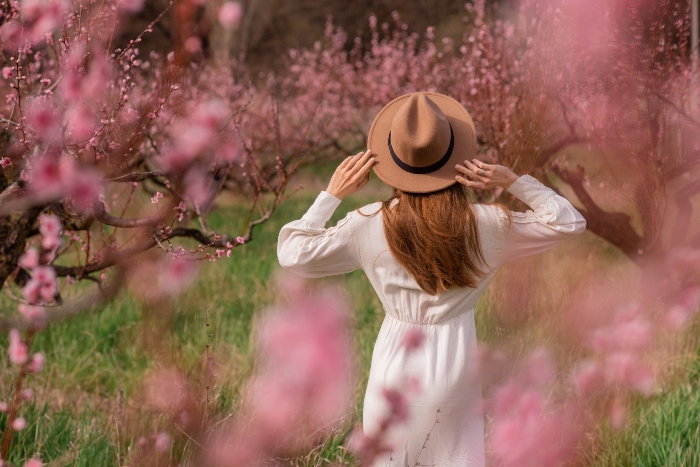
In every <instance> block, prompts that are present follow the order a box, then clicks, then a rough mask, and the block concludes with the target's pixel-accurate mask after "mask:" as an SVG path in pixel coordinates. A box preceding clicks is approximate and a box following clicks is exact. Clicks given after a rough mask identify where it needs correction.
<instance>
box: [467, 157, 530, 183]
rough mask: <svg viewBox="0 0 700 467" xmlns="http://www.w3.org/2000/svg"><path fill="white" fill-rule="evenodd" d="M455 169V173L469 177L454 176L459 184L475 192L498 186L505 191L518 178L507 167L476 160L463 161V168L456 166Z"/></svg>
mask: <svg viewBox="0 0 700 467" xmlns="http://www.w3.org/2000/svg"><path fill="white" fill-rule="evenodd" d="M465 166H466V167H465ZM455 169H457V172H459V173H461V174H464V175H466V176H467V177H469V178H465V177H462V176H460V175H457V176H455V179H456V180H457V181H458V182H459V183H461V184H462V185H464V186H467V187H469V188H475V189H477V190H488V189H489V188H496V187H499V186H500V187H502V188H504V189H506V190H507V189H508V188H509V187H510V186H511V185H512V184H513V182H515V181H516V180H517V179H518V176H517V175H515V174H514V173H513V172H512V171H511V170H510V169H509V168H508V167H505V166H502V165H497V164H487V163H485V162H482V161H480V160H478V159H472V160H471V161H466V160H465V161H464V166H462V165H459V164H457V165H456V166H455Z"/></svg>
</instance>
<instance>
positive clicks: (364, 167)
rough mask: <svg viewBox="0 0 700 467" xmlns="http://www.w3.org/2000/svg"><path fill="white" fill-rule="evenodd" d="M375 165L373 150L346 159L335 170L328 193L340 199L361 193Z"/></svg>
mask: <svg viewBox="0 0 700 467" xmlns="http://www.w3.org/2000/svg"><path fill="white" fill-rule="evenodd" d="M372 164H374V157H372V150H371V149H368V150H367V151H366V152H360V153H357V154H356V155H354V156H350V157H348V158H347V159H345V160H344V161H343V162H341V164H340V165H339V166H338V168H337V169H335V173H333V177H332V178H331V182H330V183H329V184H328V188H326V192H327V193H330V194H331V195H333V196H335V197H336V198H338V199H343V198H345V197H346V196H347V195H351V194H353V193H355V192H356V191H360V190H361V189H362V187H363V186H365V184H366V183H367V182H368V181H369V169H370V168H371V167H372Z"/></svg>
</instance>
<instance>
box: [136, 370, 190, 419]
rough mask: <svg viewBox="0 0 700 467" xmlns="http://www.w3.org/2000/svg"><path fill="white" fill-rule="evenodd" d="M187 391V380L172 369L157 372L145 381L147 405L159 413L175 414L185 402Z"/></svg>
mask: <svg viewBox="0 0 700 467" xmlns="http://www.w3.org/2000/svg"><path fill="white" fill-rule="evenodd" d="M187 391H188V389H187V380H186V379H185V377H184V376H183V375H182V374H181V373H180V372H178V371H176V370H173V369H169V368H165V369H160V370H157V371H155V372H153V373H152V374H151V375H149V377H148V378H147V380H146V390H145V395H146V399H147V401H148V404H149V406H151V407H153V408H154V409H157V410H159V411H161V412H165V413H175V412H176V411H178V410H179V409H181V407H182V406H183V404H184V403H185V402H186V400H187Z"/></svg>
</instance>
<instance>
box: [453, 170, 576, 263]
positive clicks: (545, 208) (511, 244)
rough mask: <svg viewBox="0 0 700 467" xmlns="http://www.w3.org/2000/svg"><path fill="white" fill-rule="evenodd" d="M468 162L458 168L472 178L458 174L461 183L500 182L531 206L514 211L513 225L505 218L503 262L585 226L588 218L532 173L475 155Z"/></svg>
mask: <svg viewBox="0 0 700 467" xmlns="http://www.w3.org/2000/svg"><path fill="white" fill-rule="evenodd" d="M465 164H466V167H463V166H461V165H458V166H457V171H458V172H460V173H462V174H464V175H466V176H467V177H469V178H470V179H471V180H467V179H464V178H463V177H459V178H458V179H457V180H458V181H460V183H462V184H464V185H466V186H470V187H472V188H477V189H478V188H481V189H483V188H492V187H495V186H501V187H503V188H505V189H506V190H508V192H510V193H511V194H513V195H514V196H515V197H517V198H518V199H520V200H521V201H523V202H524V203H525V204H527V205H528V206H529V207H530V208H531V210H529V211H526V212H513V213H511V214H512V215H511V217H512V223H511V224H510V225H508V222H507V219H504V220H503V224H504V234H503V243H502V255H501V261H500V263H501V264H504V263H508V262H510V261H515V260H517V259H520V258H524V257H526V256H530V255H534V254H537V253H540V252H542V251H545V250H548V249H549V248H552V247H554V246H556V245H558V244H559V243H562V242H564V241H566V240H568V239H570V238H572V237H573V236H575V235H578V234H581V233H582V232H583V231H584V230H585V229H586V220H585V219H584V218H583V216H582V215H581V213H579V212H578V211H577V210H576V208H574V206H573V205H572V204H571V203H570V202H569V201H568V200H567V199H566V198H564V197H562V196H559V195H558V194H556V193H555V192H554V190H552V189H550V188H548V187H546V186H544V185H543V184H542V183H540V182H539V181H538V180H537V179H535V178H533V177H531V176H530V175H523V176H521V177H518V176H517V175H515V174H514V173H513V172H511V171H510V170H509V169H508V168H506V167H503V166H501V165H491V164H484V163H483V162H481V161H478V160H476V159H475V160H474V161H473V162H472V163H470V162H468V161H465ZM482 173H483V175H482ZM460 179H462V180H464V181H462V180H460ZM465 182H467V183H465Z"/></svg>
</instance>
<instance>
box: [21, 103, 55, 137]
mask: <svg viewBox="0 0 700 467" xmlns="http://www.w3.org/2000/svg"><path fill="white" fill-rule="evenodd" d="M27 123H28V124H29V126H30V127H31V128H32V129H33V130H34V131H35V132H36V133H37V136H38V137H39V138H41V139H43V140H45V141H47V142H48V143H52V144H56V143H58V142H59V141H60V139H61V119H60V113H59V112H58V110H57V109H56V107H54V105H53V103H52V102H51V101H49V100H48V99H47V98H37V99H35V100H33V101H32V102H30V103H29V104H28V106H27Z"/></svg>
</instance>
